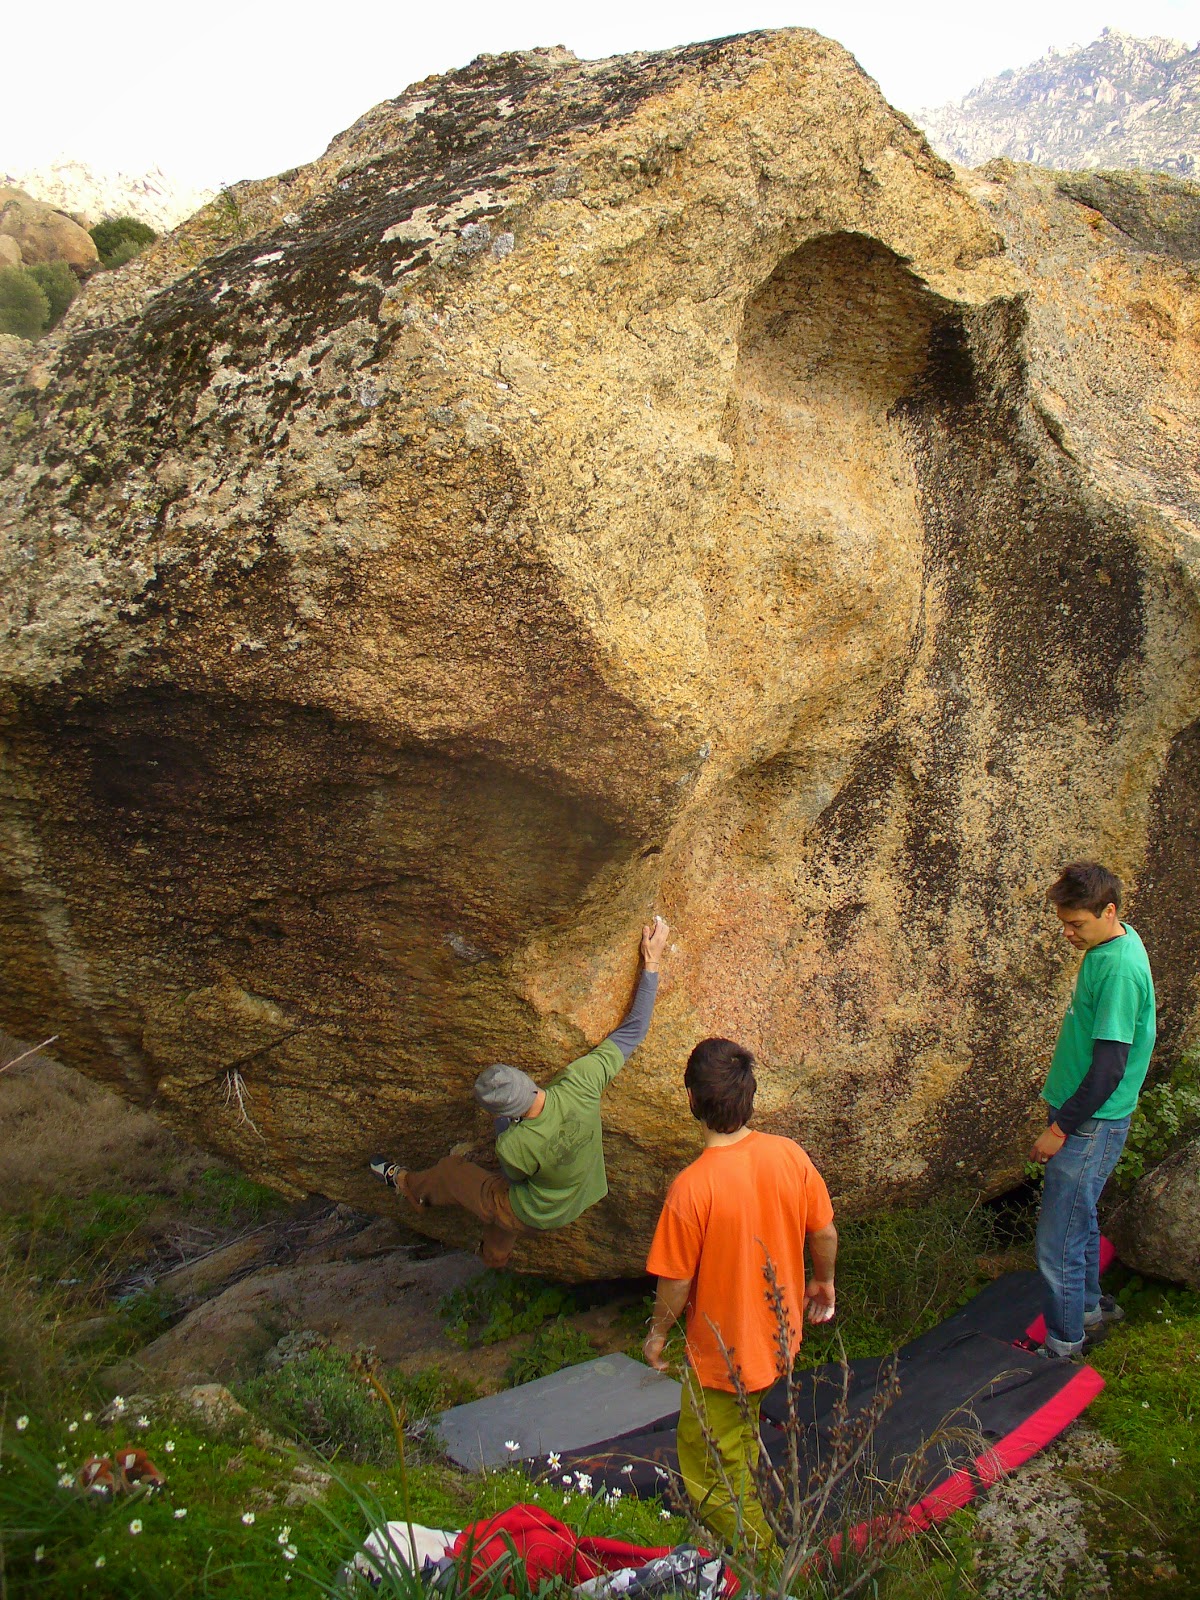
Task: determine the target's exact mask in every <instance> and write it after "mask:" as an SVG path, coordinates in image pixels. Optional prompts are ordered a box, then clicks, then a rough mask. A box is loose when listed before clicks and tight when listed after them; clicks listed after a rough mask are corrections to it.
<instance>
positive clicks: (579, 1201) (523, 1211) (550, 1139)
mask: <svg viewBox="0 0 1200 1600" xmlns="http://www.w3.org/2000/svg"><path fill="white" fill-rule="evenodd" d="M670 931H671V930H670V929H669V928H668V927H667V924H666V923H665V922H664V921H663V919H662V918H661V917H655V919H654V921H653V922H652V923H650V924H649V925H648V926H646V927H645V928H643V929H642V944H641V954H642V975H641V978H640V980H639V982H638V987H637V993H636V994H635V995H634V999H633V1004H632V1006H631V1007H630V1008H629V1012H628V1014H627V1015H626V1017H625V1019H624V1021H623V1022H622V1023H621V1024H620V1026H619V1027H617V1028H614V1029H613V1031H612V1033H610V1034H609V1035H608V1037H607V1038H606V1039H605V1040H604V1041H603V1042H602V1043H601V1044H598V1045H597V1046H596V1048H595V1049H594V1050H590V1051H589V1052H588V1053H587V1055H585V1056H580V1058H579V1059H578V1061H572V1062H571V1064H570V1065H569V1066H568V1067H564V1069H563V1070H562V1071H561V1072H560V1073H558V1074H557V1075H556V1076H555V1077H553V1078H551V1080H550V1082H549V1083H548V1084H547V1085H546V1087H545V1088H544V1089H540V1088H539V1087H538V1086H537V1084H536V1083H535V1082H534V1081H533V1079H532V1078H531V1077H530V1076H529V1074H528V1073H526V1072H522V1071H521V1070H520V1068H519V1067H510V1066H506V1065H505V1064H504V1063H502V1062H497V1063H496V1064H495V1065H494V1066H491V1067H485V1068H484V1070H483V1071H482V1072H481V1073H480V1074H479V1076H478V1078H476V1080H475V1098H476V1100H477V1101H478V1102H479V1104H480V1105H481V1106H483V1108H484V1109H485V1110H486V1111H489V1112H490V1113H491V1114H492V1117H493V1118H494V1121H495V1128H496V1155H497V1157H498V1158H499V1162H500V1168H501V1171H500V1173H495V1172H489V1171H487V1169H486V1168H484V1167H480V1166H476V1164H475V1163H474V1162H473V1161H467V1160H466V1159H465V1158H464V1157H462V1156H457V1155H449V1156H443V1158H442V1159H441V1161H439V1162H438V1163H437V1165H436V1166H432V1167H428V1168H426V1170H425V1171H424V1172H406V1171H405V1170H404V1168H403V1167H401V1166H400V1165H399V1164H398V1163H397V1162H395V1161H391V1160H389V1159H388V1158H387V1157H386V1156H376V1157H375V1158H374V1160H373V1161H372V1162H371V1171H372V1172H374V1173H375V1174H376V1176H377V1177H380V1178H382V1179H383V1180H384V1182H385V1183H388V1184H390V1185H391V1186H392V1188H394V1189H398V1190H399V1191H400V1192H401V1194H403V1195H405V1196H406V1197H407V1198H408V1199H409V1200H411V1201H412V1203H413V1205H417V1206H452V1205H456V1206H459V1207H460V1208H461V1209H462V1210H464V1211H469V1212H470V1213H471V1214H472V1215H473V1216H476V1217H478V1218H479V1219H480V1221H481V1222H482V1223H483V1224H484V1232H483V1252H482V1253H483V1259H484V1263H485V1264H486V1265H487V1266H489V1267H502V1266H504V1264H505V1263H506V1262H507V1260H508V1258H509V1257H510V1256H511V1255H512V1252H513V1249H514V1247H515V1245H516V1242H517V1240H518V1239H519V1238H520V1237H521V1235H522V1234H531V1233H543V1232H546V1231H548V1230H550V1229H552V1228H565V1227H566V1226H567V1224H568V1223H571V1222H574V1221H575V1219H576V1217H578V1216H581V1215H582V1214H583V1212H585V1211H586V1210H587V1209H588V1207H589V1206H594V1205H595V1204H596V1202H597V1200H603V1198H604V1196H605V1195H606V1194H607V1193H608V1179H607V1177H606V1175H605V1171H604V1137H603V1132H602V1129H601V1125H600V1096H601V1095H602V1094H603V1092H604V1090H605V1089H606V1088H607V1087H608V1085H609V1084H610V1083H611V1082H612V1080H613V1079H614V1078H615V1077H616V1075H617V1073H618V1072H620V1070H621V1068H622V1067H623V1066H624V1065H625V1063H626V1061H628V1059H629V1057H630V1056H631V1055H632V1054H633V1052H634V1050H635V1049H636V1048H637V1046H638V1045H639V1044H641V1042H642V1040H643V1039H644V1038H645V1037H646V1030H647V1029H648V1028H649V1026H650V1015H651V1012H652V1011H653V1010H654V997H655V994H656V993H657V991H658V969H659V964H660V962H661V960H662V954H663V951H664V949H665V948H666V943H667V938H668V936H669V934H670Z"/></svg>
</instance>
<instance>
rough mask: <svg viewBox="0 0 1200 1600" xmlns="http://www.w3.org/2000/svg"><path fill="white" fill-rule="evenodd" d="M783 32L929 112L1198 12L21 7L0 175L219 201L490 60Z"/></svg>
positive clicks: (728, 2) (252, 4)
mask: <svg viewBox="0 0 1200 1600" xmlns="http://www.w3.org/2000/svg"><path fill="white" fill-rule="evenodd" d="M783 27H810V28H816V29H817V30H818V31H819V32H821V33H825V34H828V35H830V36H831V37H832V38H835V39H837V40H839V41H840V42H841V43H842V44H844V45H845V46H846V47H847V48H848V49H850V50H852V51H853V52H854V54H855V55H856V56H857V57H858V59H859V61H860V62H861V63H862V65H863V66H864V67H865V68H866V70H867V71H868V72H869V73H870V74H871V76H872V77H874V78H875V79H876V80H877V81H878V82H879V84H880V86H881V88H882V89H883V92H884V94H885V95H886V96H887V97H888V99H889V100H891V101H892V103H893V104H894V105H897V106H899V107H900V108H901V109H902V110H905V111H909V112H913V111H916V110H917V109H918V108H920V107H921V106H932V105H939V104H941V103H942V102H944V101H946V100H952V99H958V98H959V97H961V96H962V95H963V94H965V93H966V92H967V91H968V90H969V89H971V88H973V87H974V86H975V85H976V84H977V83H979V82H980V81H981V80H982V79H984V78H988V77H994V76H995V75H996V74H997V73H999V72H1002V71H1003V70H1004V69H1005V68H1006V67H1022V66H1025V65H1027V64H1028V63H1029V62H1031V61H1035V60H1037V59H1038V58H1039V57H1040V56H1042V55H1044V54H1045V53H1046V51H1047V50H1048V49H1049V48H1050V47H1052V46H1053V47H1055V48H1057V49H1059V50H1065V49H1067V48H1068V47H1069V46H1071V45H1072V44H1087V43H1090V42H1091V41H1092V40H1093V39H1095V38H1096V37H1097V36H1098V35H1099V34H1100V32H1101V30H1102V29H1103V28H1105V27H1112V28H1118V29H1120V30H1122V31H1123V32H1126V33H1132V34H1136V35H1138V36H1139V37H1146V36H1147V35H1150V34H1164V35H1167V36H1169V37H1171V38H1177V39H1182V40H1184V41H1185V42H1186V43H1187V44H1188V45H1191V46H1194V45H1195V44H1196V43H1197V39H1198V38H1200V0H1041V3H1036V0H1007V3H1005V4H990V5H980V4H974V5H972V4H970V3H969V0H966V3H964V0H954V3H950V0H930V3H922V0H915V3H912V4H908V5H904V4H900V3H899V0H886V3H882V4H881V3H876V0H688V3H687V4H684V3H682V0H601V3H599V4H593V5H586V6H584V5H579V4H578V3H575V4H571V5H567V4H564V3H563V0H554V3H552V0H503V3H499V4H498V3H496V0H485V3H477V0H460V3H457V4H454V5H447V4H444V3H443V4H440V5H439V4H437V3H436V0H424V3H422V4H416V5H414V4H413V3H412V0H391V3H383V0H354V3H353V4H350V3H346V0H343V3H342V4H341V5H340V6H339V5H333V4H328V3H327V4H325V5H321V6H316V5H312V4H309V3H308V0H287V3H281V0H204V3H203V4H193V5H187V6H184V5H180V4H178V0H165V3H164V0H153V3H150V0H106V3H105V4H96V3H95V0H88V3H86V4H84V3H82V0H60V3H59V4H58V5H56V6H55V7H54V8H53V9H52V11H50V12H43V11H42V10H41V8H40V7H39V6H36V5H23V6H19V7H13V8H12V13H11V14H10V15H9V17H8V18H7V20H6V22H5V27H4V35H5V56H6V59H7V61H8V62H9V67H8V70H7V71H6V73H5V87H4V94H3V96H0V170H8V171H10V172H13V171H20V170H23V169H27V168H30V167H35V166H40V165H43V164H45V163H47V162H49V161H51V160H53V159H56V158H58V157H62V156H69V157H73V158H75V159H79V160H83V161H86V162H88V163H89V165H91V166H93V167H95V168H97V169H100V170H117V169H122V170H125V171H128V172H143V171H146V170H147V169H148V168H150V167H153V166H155V165H158V166H161V167H162V168H163V170H164V171H165V172H167V173H168V174H169V175H171V176H172V177H173V178H175V179H177V180H178V181H180V182H183V183H190V184H199V185H204V186H211V187H216V186H217V185H219V184H222V183H232V182H235V181H236V180H238V179H239V178H259V177H267V176H269V175H271V174H273V173H276V172H281V171H283V170H284V169H285V168H287V167H292V166H298V165H300V164H302V163H303V162H305V161H311V160H312V159H313V158H314V157H315V156H317V155H319V154H320V152H321V151H322V150H323V149H324V148H325V146H326V145H327V144H328V143H329V141H330V139H331V138H332V137H333V136H334V135H335V134H336V133H338V132H340V131H341V130H342V129H343V128H345V127H348V126H349V125H350V123H352V122H354V121H355V120H356V118H358V117H359V116H361V115H362V113H363V112H364V111H366V110H367V109H368V107H370V106H372V105H375V104H377V103H378V102H379V101H380V100H387V99H391V98H392V97H393V96H395V95H397V94H399V93H400V92H401V91H402V90H403V89H405V88H407V86H408V85H409V84H410V83H413V82H415V81H417V80H418V79H420V78H423V77H425V76H427V75H428V74H429V73H434V72H446V71H448V70H450V69H451V68H454V67H459V66H463V65H465V64H466V63H467V62H468V61H470V60H471V59H472V58H473V57H475V56H477V55H479V54H481V53H483V52H487V53H492V54H494V53H497V52H500V51H502V50H518V49H528V48H529V47H531V46H533V45H555V44H561V45H566V46H567V48H568V49H571V50H573V51H574V52H575V53H576V55H578V56H581V57H586V58H594V57H598V56H608V55H617V54H620V53H623V52H626V51H630V50H656V49H664V48H666V47H669V46H671V45H680V44H691V43H694V42H695V41H697V40H701V39H713V38H720V37H722V36H723V35H726V34H730V33H744V32H747V31H749V30H751V29H755V28H783ZM48 28H52V29H53V34H52V36H48V32H47V30H48ZM18 62H25V63H26V64H27V65H26V68H25V70H20V69H18V68H17V66H16V64H17V63H18Z"/></svg>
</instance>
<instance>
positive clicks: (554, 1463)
mask: <svg viewBox="0 0 1200 1600" xmlns="http://www.w3.org/2000/svg"><path fill="white" fill-rule="evenodd" d="M546 1465H547V1467H549V1469H550V1471H551V1472H557V1471H558V1469H559V1467H561V1466H562V1457H561V1456H560V1455H559V1453H558V1451H557V1450H551V1452H550V1454H549V1455H548V1456H547V1457H546Z"/></svg>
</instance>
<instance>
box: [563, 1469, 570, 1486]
mask: <svg viewBox="0 0 1200 1600" xmlns="http://www.w3.org/2000/svg"><path fill="white" fill-rule="evenodd" d="M563 1483H564V1484H566V1486H567V1488H568V1489H569V1488H570V1487H571V1474H570V1473H569V1472H564V1473H563Z"/></svg>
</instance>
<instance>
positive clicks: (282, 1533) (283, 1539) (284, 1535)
mask: <svg viewBox="0 0 1200 1600" xmlns="http://www.w3.org/2000/svg"><path fill="white" fill-rule="evenodd" d="M291 1537H292V1529H291V1525H290V1524H289V1523H287V1522H285V1523H284V1525H283V1527H282V1528H280V1530H279V1543H280V1544H287V1543H288V1541H289V1540H290V1539H291Z"/></svg>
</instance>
